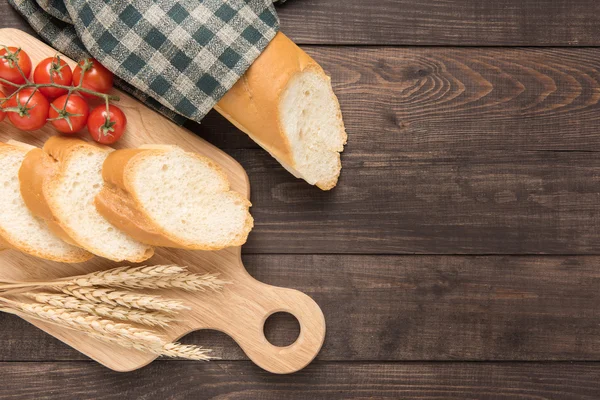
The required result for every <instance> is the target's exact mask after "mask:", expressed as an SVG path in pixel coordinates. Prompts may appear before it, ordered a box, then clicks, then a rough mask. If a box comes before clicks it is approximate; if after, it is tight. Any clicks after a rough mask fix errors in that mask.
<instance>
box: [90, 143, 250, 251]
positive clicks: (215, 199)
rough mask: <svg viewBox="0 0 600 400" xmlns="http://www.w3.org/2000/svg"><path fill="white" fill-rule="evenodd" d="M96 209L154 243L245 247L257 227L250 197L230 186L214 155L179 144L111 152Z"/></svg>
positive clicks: (199, 247)
mask: <svg viewBox="0 0 600 400" xmlns="http://www.w3.org/2000/svg"><path fill="white" fill-rule="evenodd" d="M102 176H103V178H104V187H103V188H102V190H101V192H100V193H99V194H98V196H97V197H96V208H97V209H98V211H99V212H100V214H102V215H103V216H104V217H105V218H106V219H107V220H108V221H110V222H111V223H112V224H113V225H115V226H116V227H118V228H119V229H121V230H123V231H124V232H126V233H127V234H128V235H130V236H131V237H133V238H135V239H137V240H139V241H140V242H143V243H148V244H150V245H153V246H165V247H177V248H183V249H191V250H219V249H222V248H224V247H229V246H241V245H242V244H244V243H245V242H246V239H247V237H248V233H249V232H250V230H251V229H252V226H253V219H252V216H251V215H250V213H249V211H248V208H249V207H250V205H251V204H250V202H249V201H248V200H247V199H246V198H245V197H244V196H242V195H241V194H239V193H237V192H234V191H231V190H230V188H229V180H228V179H227V176H226V175H225V173H224V172H223V171H222V170H221V169H220V168H219V167H218V166H217V165H216V164H215V163H214V162H213V161H211V160H210V159H208V158H206V157H202V156H200V155H198V154H194V153H189V152H185V151H183V150H182V149H181V148H179V147H176V146H160V145H152V146H144V148H139V149H124V150H117V151H115V152H113V153H111V154H110V155H109V156H108V157H107V159H106V161H105V162H104V165H103V168H102Z"/></svg>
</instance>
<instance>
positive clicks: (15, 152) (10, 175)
mask: <svg viewBox="0 0 600 400" xmlns="http://www.w3.org/2000/svg"><path fill="white" fill-rule="evenodd" d="M35 149H36V148H35V147H33V146H29V145H26V144H23V143H18V142H11V143H10V144H4V143H0V165H1V168H0V209H1V210H2V212H1V213H0V248H5V249H7V248H12V249H16V250H19V251H21V252H23V253H27V254H30V255H33V256H35V257H39V258H43V259H46V260H52V261H58V262H65V263H78V262H83V261H87V260H89V259H90V258H92V257H93V256H92V254H91V253H88V252H87V251H85V250H83V249H81V248H79V247H76V246H73V245H71V244H68V243H66V242H65V241H63V240H61V239H60V238H59V237H58V236H57V235H55V234H54V233H53V232H52V230H51V229H50V228H49V227H48V226H46V224H45V223H44V220H43V219H41V218H39V217H36V216H35V215H34V214H33V213H32V212H31V211H30V210H29V209H28V208H27V206H26V204H25V202H24V200H23V198H22V196H21V192H20V185H19V180H18V173H19V168H20V167H21V164H22V162H23V160H24V159H25V157H26V155H27V154H28V153H29V152H30V151H35ZM37 150H39V149H37Z"/></svg>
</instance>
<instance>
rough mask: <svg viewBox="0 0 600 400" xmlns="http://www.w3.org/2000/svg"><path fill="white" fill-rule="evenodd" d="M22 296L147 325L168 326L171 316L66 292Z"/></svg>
mask: <svg viewBox="0 0 600 400" xmlns="http://www.w3.org/2000/svg"><path fill="white" fill-rule="evenodd" d="M23 295H24V296H26V297H28V298H30V299H32V300H35V301H36V302H38V303H43V304H49V305H51V306H54V307H57V308H65V309H69V310H77V311H83V312H87V313H88V314H94V315H98V316H100V317H106V318H112V319H118V320H121V321H130V322H135V323H138V324H142V325H147V326H162V327H166V326H168V324H169V322H172V321H173V318H171V317H169V316H168V315H165V314H163V313H160V312H156V311H141V310H136V309H131V308H127V307H122V306H115V305H110V304H95V303H90V302H88V301H84V300H80V299H78V298H76V297H73V296H69V295H66V294H55V293H24V294H23Z"/></svg>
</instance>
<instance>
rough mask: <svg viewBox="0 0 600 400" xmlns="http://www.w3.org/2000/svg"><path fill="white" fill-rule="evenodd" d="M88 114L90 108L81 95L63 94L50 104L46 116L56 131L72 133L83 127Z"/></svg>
mask: <svg viewBox="0 0 600 400" xmlns="http://www.w3.org/2000/svg"><path fill="white" fill-rule="evenodd" d="M65 103H66V106H65ZM89 114H90V108H89V107H88V105H87V102H86V101H85V99H84V98H83V97H81V96H78V95H75V94H72V95H70V96H69V95H66V94H65V95H64V96H60V97H59V98H58V99H56V100H54V101H53V102H52V104H50V111H49V112H48V117H49V121H50V123H51V124H52V126H54V128H56V130H57V131H59V132H62V133H65V134H74V133H77V132H79V131H80V130H82V129H83V127H84V126H85V124H86V122H87V119H88V116H89ZM69 123H70V125H69Z"/></svg>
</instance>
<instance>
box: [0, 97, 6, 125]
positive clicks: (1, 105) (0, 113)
mask: <svg viewBox="0 0 600 400" xmlns="http://www.w3.org/2000/svg"><path fill="white" fill-rule="evenodd" d="M0 98H2V99H4V98H6V94H5V93H4V91H3V90H2V89H0ZM4 107H5V103H4V102H3V101H0V110H2V109H3V108H4ZM4 117H6V113H5V112H4V111H0V122H2V121H3V120H4Z"/></svg>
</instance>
